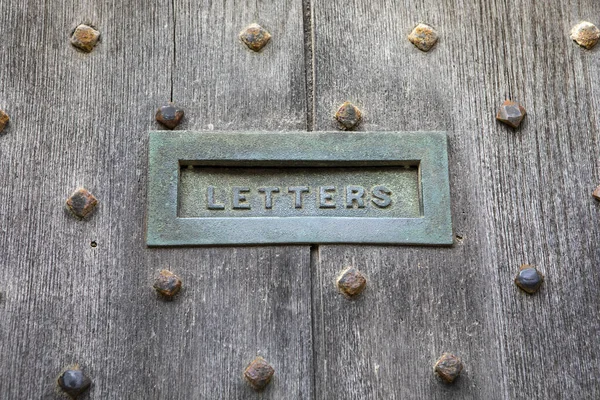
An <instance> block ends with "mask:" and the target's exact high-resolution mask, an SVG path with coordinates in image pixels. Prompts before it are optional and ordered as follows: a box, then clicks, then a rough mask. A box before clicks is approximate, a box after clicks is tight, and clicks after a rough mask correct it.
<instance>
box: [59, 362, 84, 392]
mask: <svg viewBox="0 0 600 400" xmlns="http://www.w3.org/2000/svg"><path fill="white" fill-rule="evenodd" d="M91 384H92V381H91V380H90V378H88V377H87V376H86V375H85V374H84V373H83V372H82V371H81V370H80V369H79V367H78V366H74V367H73V368H70V369H67V370H66V371H64V372H63V373H62V374H61V375H60V376H59V377H58V386H60V388H61V389H62V390H63V391H64V392H65V393H67V394H68V395H69V396H71V397H73V398H75V397H77V396H79V395H80V394H81V393H83V392H85V391H86V390H87V388H89V387H90V385H91Z"/></svg>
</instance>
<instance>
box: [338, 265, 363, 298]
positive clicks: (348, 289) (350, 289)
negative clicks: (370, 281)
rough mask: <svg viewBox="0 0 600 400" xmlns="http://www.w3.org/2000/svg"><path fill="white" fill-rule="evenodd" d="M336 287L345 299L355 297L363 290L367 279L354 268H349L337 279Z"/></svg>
mask: <svg viewBox="0 0 600 400" xmlns="http://www.w3.org/2000/svg"><path fill="white" fill-rule="evenodd" d="M337 286H338V288H339V289H340V291H341V292H342V293H343V294H344V295H346V296H347V297H356V296H358V295H360V294H361V293H362V292H363V290H365V287H366V286H367V278H365V276H364V275H363V274H362V273H361V272H360V271H359V270H357V269H356V268H353V267H349V268H347V269H345V270H344V271H342V273H341V274H340V276H339V277H338V279H337Z"/></svg>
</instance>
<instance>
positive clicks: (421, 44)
mask: <svg viewBox="0 0 600 400" xmlns="http://www.w3.org/2000/svg"><path fill="white" fill-rule="evenodd" d="M408 40H409V41H410V42H411V43H412V44H414V45H415V46H416V47H417V48H418V49H419V50H421V51H429V50H431V49H432V48H433V46H435V44H436V43H437V41H438V34H437V32H436V30H435V29H433V27H431V26H429V25H427V24H419V25H417V26H416V27H415V29H413V31H412V32H411V33H410V35H408Z"/></svg>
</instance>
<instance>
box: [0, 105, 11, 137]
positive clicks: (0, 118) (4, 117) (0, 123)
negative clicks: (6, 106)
mask: <svg viewBox="0 0 600 400" xmlns="http://www.w3.org/2000/svg"><path fill="white" fill-rule="evenodd" d="M8 121H10V117H9V116H8V114H7V113H5V112H4V111H2V110H0V132H2V131H3V130H4V128H6V125H7V124H8Z"/></svg>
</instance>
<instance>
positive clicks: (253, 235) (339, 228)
mask: <svg viewBox="0 0 600 400" xmlns="http://www.w3.org/2000/svg"><path fill="white" fill-rule="evenodd" d="M148 181H149V184H148V231H147V244H148V246H194V245H200V246H206V245H236V244H276V243H290V244H291V243H298V244H319V243H365V244H369V243H370V244H377V243H379V244H423V245H450V244H452V241H453V235H452V221H451V215H450V190H449V181H448V152H447V139H446V133H444V132H368V133H364V132H360V133H359V132H347V133H346V132H322V133H315V132H287V133H281V132H273V133H266V132H185V131H182V132H166V131H158V132H150V151H149V179H148Z"/></svg>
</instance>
